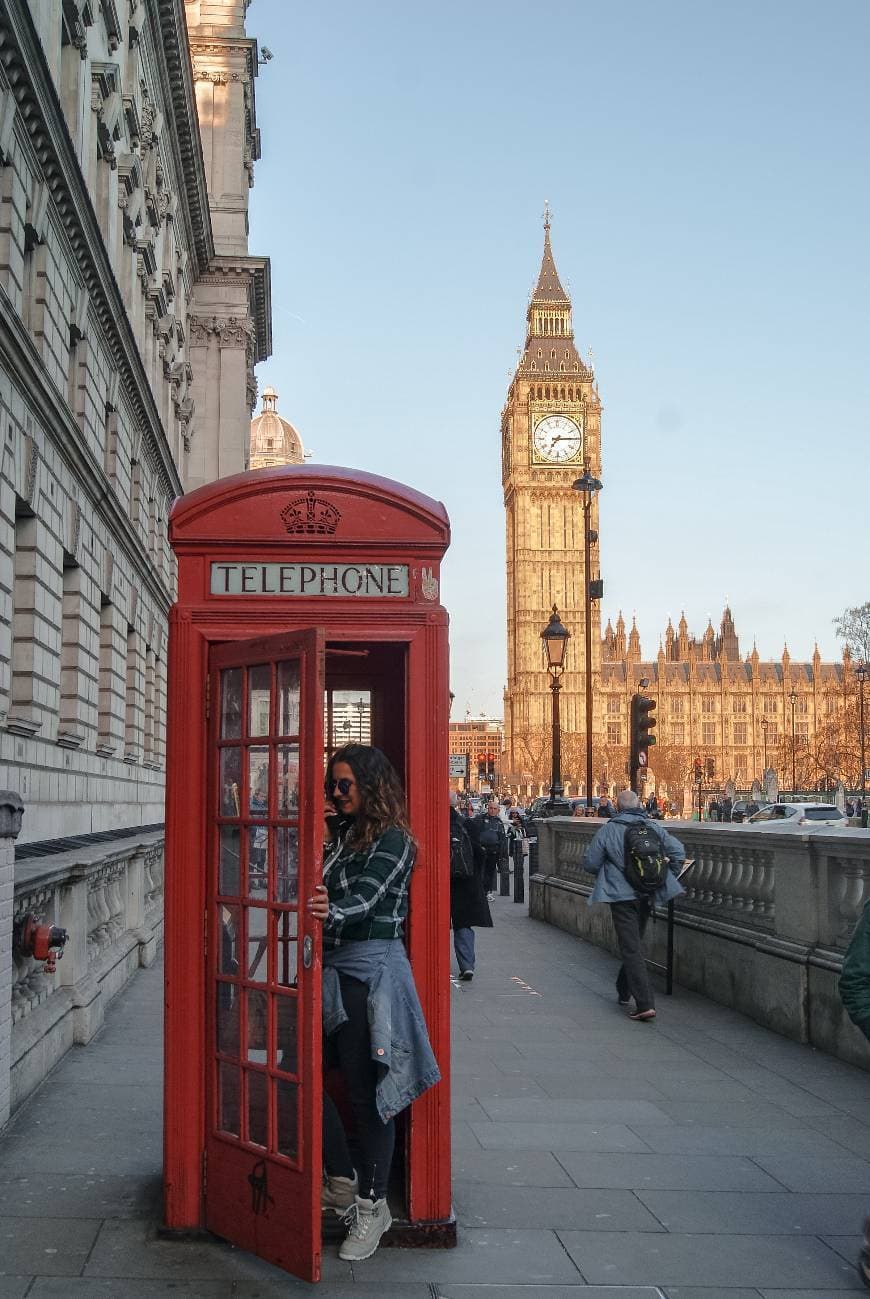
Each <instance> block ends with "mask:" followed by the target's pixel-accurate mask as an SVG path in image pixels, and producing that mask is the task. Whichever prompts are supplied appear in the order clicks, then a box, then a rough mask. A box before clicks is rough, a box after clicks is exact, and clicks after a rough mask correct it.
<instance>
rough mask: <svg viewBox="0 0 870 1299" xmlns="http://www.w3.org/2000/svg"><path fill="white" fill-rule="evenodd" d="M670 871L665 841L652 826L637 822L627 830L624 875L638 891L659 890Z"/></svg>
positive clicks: (649, 891) (651, 892) (648, 894)
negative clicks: (663, 847) (663, 842)
mask: <svg viewBox="0 0 870 1299" xmlns="http://www.w3.org/2000/svg"><path fill="white" fill-rule="evenodd" d="M667 874H668V864H667V862H666V861H665V855H664V852H663V850H662V841H661V839H660V838H659V836H658V835H657V834H656V832H655V830H654V829H653V828H652V826H651V825H648V824H647V823H646V821H638V822H637V823H636V824H635V825H630V826H629V827H628V829H627V830H626V832H625V878H626V880H627V881H628V883H629V884H630V885H631V887H632V888H633V889H634V891H635V893H640V894H641V895H643V896H646V897H651V896H652V895H653V894H654V893H658V891H659V889H660V888H661V886H662V885H663V884H664V882H665V879H666V878H667Z"/></svg>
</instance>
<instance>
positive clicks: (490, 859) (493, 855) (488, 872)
mask: <svg viewBox="0 0 870 1299" xmlns="http://www.w3.org/2000/svg"><path fill="white" fill-rule="evenodd" d="M497 870H498V850H496V851H495V852H490V850H489V849H488V848H487V850H486V859H485V861H484V863H483V887H484V889H485V890H486V892H487V893H494V892H495V876H496V872H497Z"/></svg>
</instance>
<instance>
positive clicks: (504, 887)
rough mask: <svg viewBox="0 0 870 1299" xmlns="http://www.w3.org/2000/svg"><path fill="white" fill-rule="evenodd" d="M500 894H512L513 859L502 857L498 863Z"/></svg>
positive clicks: (504, 895) (502, 895)
mask: <svg viewBox="0 0 870 1299" xmlns="http://www.w3.org/2000/svg"><path fill="white" fill-rule="evenodd" d="M498 895H499V897H500V898H509V897H510V895H511V859H510V857H502V858H500V860H499V863H498Z"/></svg>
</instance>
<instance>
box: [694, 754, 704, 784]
mask: <svg viewBox="0 0 870 1299" xmlns="http://www.w3.org/2000/svg"><path fill="white" fill-rule="evenodd" d="M703 779H704V767H703V765H702V763H701V759H700V758H696V759H695V780H696V781H697V782H698V784H699V785H700V783H701V781H702V780H703Z"/></svg>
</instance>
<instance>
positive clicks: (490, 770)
mask: <svg viewBox="0 0 870 1299" xmlns="http://www.w3.org/2000/svg"><path fill="white" fill-rule="evenodd" d="M486 774H487V776H488V777H489V779H490V781H493V780H495V754H494V753H488V754H487V755H486Z"/></svg>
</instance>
